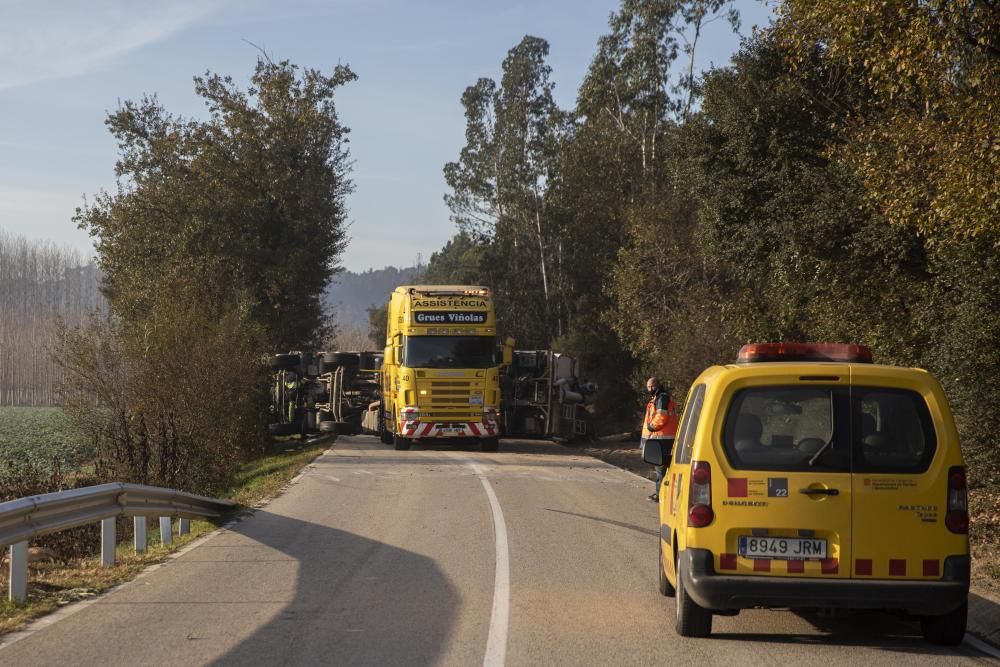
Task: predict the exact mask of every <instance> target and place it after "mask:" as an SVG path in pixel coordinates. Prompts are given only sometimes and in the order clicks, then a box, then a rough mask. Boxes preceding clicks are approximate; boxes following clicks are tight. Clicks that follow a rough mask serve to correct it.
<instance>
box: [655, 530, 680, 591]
mask: <svg viewBox="0 0 1000 667" xmlns="http://www.w3.org/2000/svg"><path fill="white" fill-rule="evenodd" d="M657 541H658V542H659V549H657V552H658V553H657V555H656V569H657V570H659V572H660V595H662V596H664V597H668V598H672V597H674V596H675V595H677V589H675V588H674V586H673V584H671V583H670V580H669V579H667V573H666V571H665V570H664V569H663V538H662V537H661V538H659V539H658V540H657Z"/></svg>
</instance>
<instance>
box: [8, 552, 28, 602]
mask: <svg viewBox="0 0 1000 667" xmlns="http://www.w3.org/2000/svg"><path fill="white" fill-rule="evenodd" d="M8 597H9V599H10V600H12V601H14V602H24V600H25V599H26V598H27V597H28V543H27V542H18V543H17V544H12V545H10V591H9V593H8Z"/></svg>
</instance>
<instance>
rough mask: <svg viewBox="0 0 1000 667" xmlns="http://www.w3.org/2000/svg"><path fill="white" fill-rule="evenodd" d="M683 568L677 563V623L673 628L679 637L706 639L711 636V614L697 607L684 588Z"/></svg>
mask: <svg viewBox="0 0 1000 667" xmlns="http://www.w3.org/2000/svg"><path fill="white" fill-rule="evenodd" d="M683 568H684V566H683V565H682V564H681V562H680V559H678V563H677V570H676V571H677V595H676V597H675V598H674V599H675V600H676V601H677V622H676V625H675V626H674V628H675V629H676V630H677V634H679V635H680V636H681V637H707V636H709V635H710V634H712V612H711V611H709V610H708V609H704V608H702V607H699V606H698V603H697V602H695V601H694V600H692V599H691V598H690V596H688V593H687V590H685V588H684V569H683Z"/></svg>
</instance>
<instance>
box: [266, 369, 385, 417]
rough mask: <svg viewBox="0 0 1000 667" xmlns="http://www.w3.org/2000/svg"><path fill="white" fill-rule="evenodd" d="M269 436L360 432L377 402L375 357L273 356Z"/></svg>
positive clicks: (377, 385)
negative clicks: (366, 417) (367, 414)
mask: <svg viewBox="0 0 1000 667" xmlns="http://www.w3.org/2000/svg"><path fill="white" fill-rule="evenodd" d="M269 363H270V367H271V371H272V374H271V423H270V424H269V426H268V431H269V432H270V433H271V435H278V436H280V435H294V434H301V435H305V434H307V433H342V434H345V435H349V434H357V433H361V432H362V420H363V418H364V416H365V414H366V412H367V410H368V406H369V405H371V404H372V402H376V403H377V402H378V396H379V380H378V377H379V376H378V371H379V369H380V368H381V366H382V355H381V354H380V353H377V352H305V351H293V352H287V353H284V354H275V355H272V356H271V357H269Z"/></svg>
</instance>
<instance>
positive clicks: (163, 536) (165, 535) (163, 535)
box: [160, 516, 174, 544]
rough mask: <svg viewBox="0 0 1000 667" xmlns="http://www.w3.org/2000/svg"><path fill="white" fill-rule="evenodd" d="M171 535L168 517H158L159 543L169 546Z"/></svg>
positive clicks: (171, 539)
mask: <svg viewBox="0 0 1000 667" xmlns="http://www.w3.org/2000/svg"><path fill="white" fill-rule="evenodd" d="M173 537H174V536H173V535H172V534H171V532H170V517H169V516H161V517H160V542H161V543H163V544H171V543H172V542H173Z"/></svg>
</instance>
